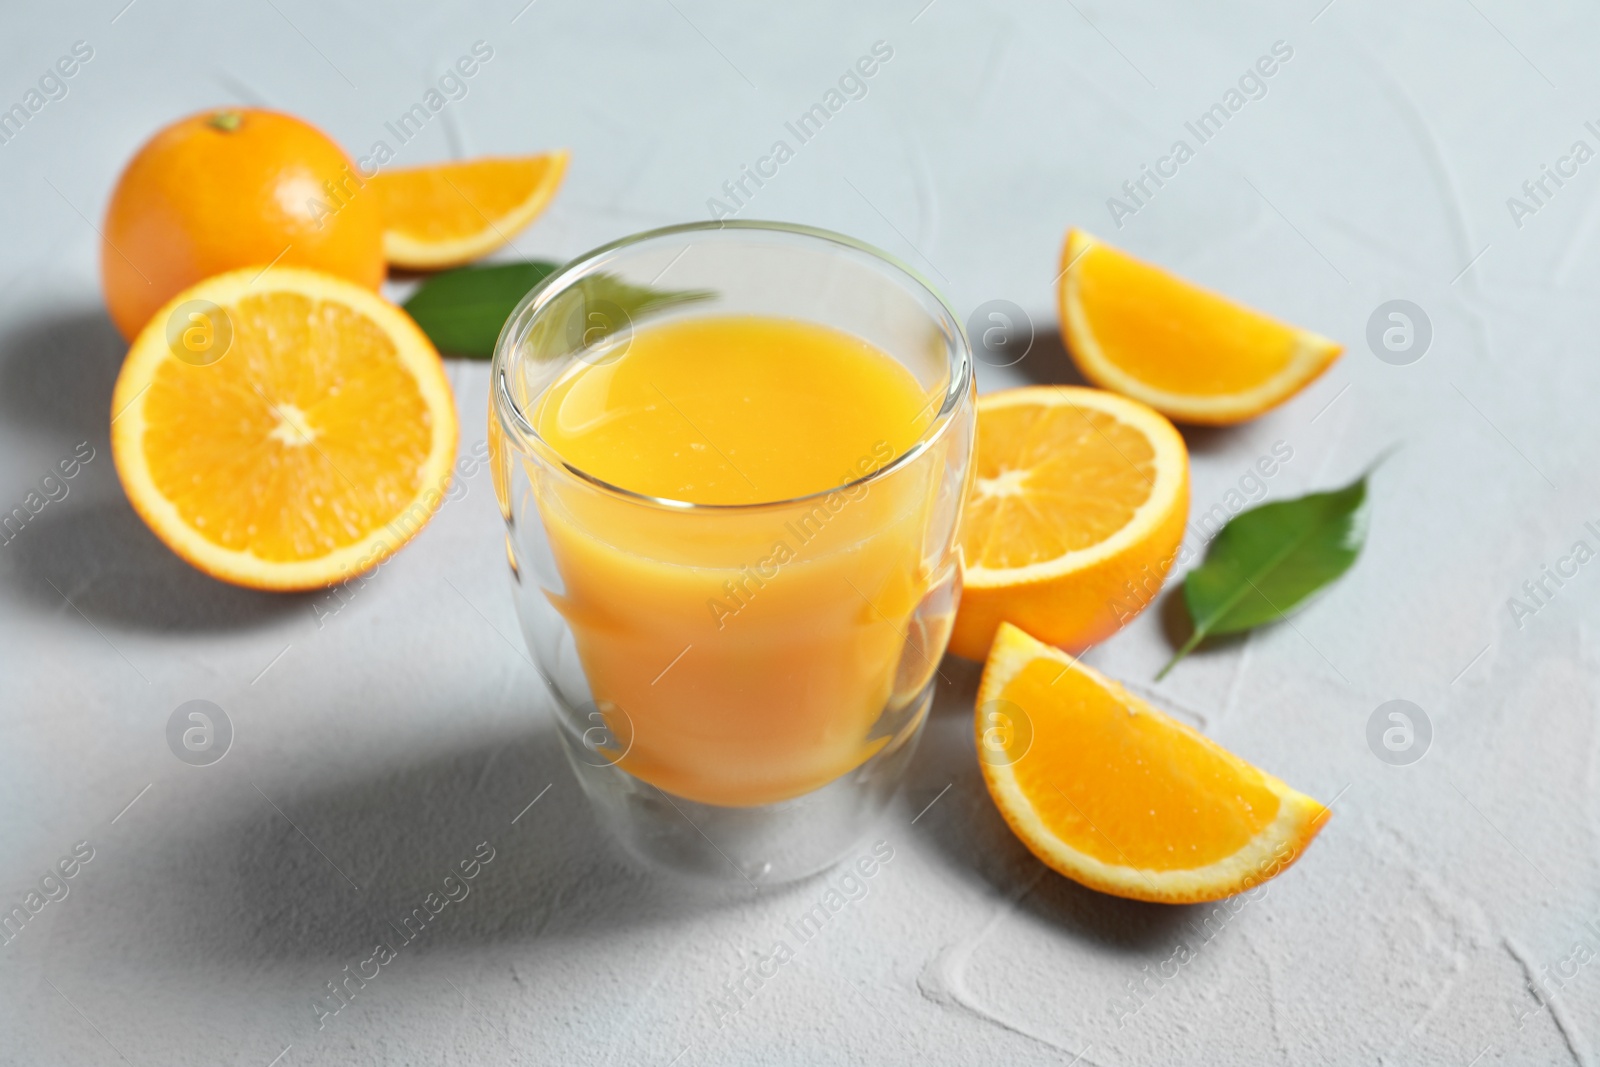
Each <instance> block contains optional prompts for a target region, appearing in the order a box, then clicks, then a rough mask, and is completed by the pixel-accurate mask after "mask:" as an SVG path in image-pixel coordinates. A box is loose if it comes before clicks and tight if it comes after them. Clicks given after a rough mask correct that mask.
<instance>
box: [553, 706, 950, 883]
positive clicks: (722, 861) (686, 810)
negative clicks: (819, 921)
mask: <svg viewBox="0 0 1600 1067" xmlns="http://www.w3.org/2000/svg"><path fill="white" fill-rule="evenodd" d="M933 684H934V683H933V682H932V681H929V682H928V684H927V685H926V686H925V687H924V688H923V691H922V692H921V693H920V694H919V695H918V696H917V698H916V699H915V701H913V702H912V705H911V706H910V707H909V708H907V709H906V711H907V712H909V714H906V713H904V712H903V713H902V714H901V715H900V716H897V718H898V719H899V720H900V722H901V723H902V725H901V728H900V729H899V730H898V731H897V732H896V733H895V735H894V736H893V737H891V738H890V739H889V741H888V743H887V744H885V745H884V746H883V748H881V749H879V750H878V751H877V752H876V753H874V754H873V756H872V757H871V758H870V759H868V760H867V761H866V762H865V763H863V764H862V765H861V766H859V767H857V768H856V769H855V770H853V771H851V772H850V773H849V774H846V775H843V776H842V777H839V778H836V779H834V780H833V781H832V782H829V783H828V784H827V785H825V786H822V787H821V788H820V789H816V790H814V791H812V792H810V793H807V794H805V795H804V796H799V797H795V798H794V799H793V800H785V801H782V802H780V803H777V804H766V805H762V806H760V807H753V808H731V807H721V806H718V805H714V804H701V803H698V802H696V801H693V800H686V799H684V798H683V797H679V796H674V795H673V794H671V793H668V792H666V791H665V790H663V789H661V788H659V787H657V786H654V785H651V784H650V783H648V782H646V781H643V780H642V779H639V778H636V777H634V776H633V775H631V774H629V773H628V772H627V771H624V770H623V769H622V768H621V767H619V766H615V765H612V764H607V763H603V762H600V761H597V760H596V759H595V753H594V751H593V750H592V749H591V748H589V747H587V746H586V745H585V744H584V743H583V739H582V738H581V737H576V736H574V735H573V732H572V731H570V730H566V729H562V730H559V731H557V732H558V733H560V735H561V738H562V742H563V744H562V747H563V749H564V750H565V751H566V754H567V762H568V763H570V764H571V765H572V769H573V772H574V773H575V774H576V775H577V776H578V783H579V784H580V785H581V786H582V787H583V791H584V792H585V793H586V794H587V795H588V797H589V800H590V802H591V803H592V804H593V805H594V808H595V811H596V812H597V813H598V814H599V817H600V821H601V822H602V823H604V824H605V826H606V828H607V829H608V830H609V831H610V832H611V833H612V834H613V835H614V836H615V837H616V838H617V840H619V841H620V842H622V844H623V846H624V847H625V848H626V849H627V851H628V852H629V853H630V854H632V855H633V856H634V857H635V858H636V859H638V860H640V861H642V862H644V863H645V864H647V865H649V866H652V867H657V868H665V869H668V870H671V871H675V872H677V873H680V874H684V875H689V876H692V877H695V878H699V879H704V880H709V881H715V882H722V883H730V882H731V883H741V882H748V883H749V884H751V885H753V886H769V885H781V884H783V883H785V882H793V881H797V880H799V879H802V878H807V877H810V876H811V875H814V874H817V873H819V872H821V871H824V870H827V869H828V868H829V867H831V866H833V865H834V864H835V863H837V862H838V861H839V860H841V859H843V858H844V857H845V856H846V855H847V854H848V853H849V852H850V851H851V849H852V847H853V846H854V845H855V844H856V843H857V842H858V841H860V840H861V839H862V838H863V837H865V836H866V834H867V833H868V831H870V830H871V829H872V828H873V826H875V825H876V824H877V822H878V820H879V818H880V817H881V816H882V814H883V812H884V811H885V809H887V808H888V806H889V802H890V801H891V800H893V799H894V795H895V793H896V791H898V789H899V787H900V783H901V781H902V780H903V779H904V777H905V773H904V772H905V769H906V765H907V764H908V763H909V762H910V761H911V757H912V754H913V753H914V752H915V750H916V747H917V739H918V738H919V737H921V736H922V727H923V724H924V723H925V722H926V721H927V718H928V708H929V705H930V704H931V703H932V701H933ZM553 695H554V694H553ZM555 699H557V700H560V697H559V696H555ZM575 718H578V716H576V715H571V716H562V715H558V716H557V719H558V720H560V721H571V720H572V719H575ZM597 763H598V765H597Z"/></svg>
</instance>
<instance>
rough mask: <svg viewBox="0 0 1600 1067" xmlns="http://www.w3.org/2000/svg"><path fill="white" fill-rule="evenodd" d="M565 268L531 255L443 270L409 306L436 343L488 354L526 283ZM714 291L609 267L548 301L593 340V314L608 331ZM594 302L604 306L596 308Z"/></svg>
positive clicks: (554, 314)
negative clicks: (653, 282)
mask: <svg viewBox="0 0 1600 1067" xmlns="http://www.w3.org/2000/svg"><path fill="white" fill-rule="evenodd" d="M560 269H561V267H560V264H557V263H548V262H543V261H539V260H530V261H528V262H524V263H497V264H494V265H492V266H486V267H462V268H461V269H459V270H451V271H445V272H444V273H442V274H435V275H434V276H433V277H431V278H429V279H428V280H427V281H425V282H423V283H422V285H421V287H419V288H418V289H417V291H416V292H415V293H413V294H411V299H409V300H407V301H406V302H405V305H404V307H405V309H406V311H408V312H410V314H411V317H412V318H413V319H416V320H417V325H418V326H421V327H422V331H423V332H424V333H426V334H427V335H428V337H429V338H430V339H431V340H432V341H433V343H434V344H435V345H436V346H437V347H438V349H439V351H441V352H444V353H447V354H449V355H455V356H468V357H471V358H473V359H488V358H489V357H491V356H493V355H494V345H495V341H496V340H497V339H498V338H499V336H500V327H502V326H503V325H505V321H506V319H508V318H510V317H511V312H512V311H514V310H516V306H517V304H518V303H519V302H520V301H521V300H522V298H523V297H525V296H527V295H528V292H529V290H531V289H532V288H533V287H534V286H536V285H538V284H539V283H540V282H542V281H544V280H545V279H546V278H548V277H549V276H550V275H552V274H554V273H555V272H556V271H558V270H560ZM713 295H715V294H713V293H710V292H708V291H706V290H703V289H696V290H667V289H652V288H649V287H647V286H641V285H631V284H629V283H627V282H624V281H622V280H621V279H620V278H617V277H615V276H614V275H610V274H604V273H600V274H591V275H589V276H588V277H587V278H584V279H582V280H581V281H579V282H578V283H577V284H575V285H574V286H572V288H571V289H569V290H567V291H566V292H564V293H562V294H561V296H560V297H558V298H557V302H558V303H557V304H556V305H555V306H552V307H551V309H550V314H551V317H550V321H555V320H560V322H561V323H565V322H566V321H567V320H568V319H569V318H570V319H571V320H572V321H573V322H575V323H578V324H580V325H586V326H587V331H585V330H582V329H580V331H579V334H580V336H581V337H583V339H584V340H585V342H589V343H592V342H593V341H594V340H595V339H596V338H595V336H594V333H595V329H596V327H595V323H596V322H601V323H605V324H608V325H607V326H604V327H602V328H601V330H600V332H601V333H602V334H603V333H609V332H612V329H613V327H612V326H611V325H610V324H615V323H619V322H620V323H623V324H624V325H631V324H632V322H633V321H635V320H637V319H639V318H642V317H643V316H645V315H646V314H648V313H649V312H651V311H656V310H660V309H662V308H665V307H670V306H673V305H675V304H683V303H688V302H690V301H695V300H707V299H710V298H711V297H712V296H713ZM566 305H571V306H570V308H568V307H567V306H566ZM596 308H598V309H600V310H598V311H593V309H596ZM591 311H593V313H592V314H591ZM619 311H620V315H619V314H618V312H619ZM574 316H575V317H574ZM615 328H620V327H615Z"/></svg>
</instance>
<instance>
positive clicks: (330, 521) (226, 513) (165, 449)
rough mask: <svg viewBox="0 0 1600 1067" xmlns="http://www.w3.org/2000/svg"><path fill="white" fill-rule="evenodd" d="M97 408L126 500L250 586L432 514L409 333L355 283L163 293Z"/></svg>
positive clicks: (448, 409)
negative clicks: (103, 405)
mask: <svg viewBox="0 0 1600 1067" xmlns="http://www.w3.org/2000/svg"><path fill="white" fill-rule="evenodd" d="M111 411H112V423H111V452H112V456H113V459H114V461H115V463H116V468H117V474H118V476H119V477H120V478H121V480H122V485H123V488H124V489H125V490H126V491H127V494H128V499H129V501H131V502H132V504H133V507H134V510H135V511H137V512H138V513H139V515H140V517H142V518H143V519H144V521H145V522H146V524H148V525H149V527H150V529H151V530H153V531H154V532H155V534H156V536H157V537H159V538H160V539H161V540H162V541H163V542H165V543H166V545H167V546H168V547H169V548H171V549H172V550H173V551H174V552H176V553H177V554H178V555H179V556H181V557H182V558H183V559H185V560H186V561H188V562H189V563H191V564H192V565H194V566H195V567H197V568H199V569H200V570H202V571H204V572H205V573H207V574H209V575H211V576H212V577H214V578H219V579H221V580H223V581H226V582H232V583H234V584H236V585H242V586H248V587H250V588H254V589H271V590H295V589H314V588H319V587H321V586H327V585H332V584H334V583H335V582H339V581H342V580H344V579H346V578H349V577H352V576H354V575H356V574H359V573H361V572H363V571H366V570H369V569H371V568H372V567H373V566H375V565H377V564H378V563H379V562H381V561H382V560H384V559H386V558H387V557H388V556H390V555H392V554H393V553H394V552H395V551H396V550H398V549H399V548H400V547H401V545H403V544H405V543H406V542H407V541H408V540H410V539H411V538H412V537H413V536H415V534H416V533H417V531H419V530H420V529H421V528H422V526H423V525H424V524H426V523H427V521H428V520H429V518H431V517H432V515H433V513H434V511H436V510H437V509H438V507H439V505H440V503H441V502H442V501H443V499H444V494H445V492H446V490H447V489H448V488H449V480H450V469H451V464H452V463H453V462H454V460H455V448H456V434H457V426H456V412H455V402H454V399H453V398H452V396H451V392H450V384H449V382H448V380H447V379H446V378H445V375H444V368H443V365H442V363H441V362H440V360H439V354H438V352H437V351H436V350H435V349H434V347H433V344H432V343H431V342H430V341H429V340H428V338H427V336H426V335H424V334H423V332H422V331H421V330H420V329H419V328H418V327H417V325H416V323H414V322H412V321H411V319H410V317H409V316H407V315H406V314H405V313H404V312H403V311H401V310H400V309H399V308H397V307H395V306H394V305H393V304H390V303H389V302H387V301H386V300H384V299H383V298H381V297H379V296H378V295H377V294H375V293H373V292H372V291H371V290H368V289H364V288H362V287H360V286H358V285H354V284H352V283H350V282H347V281H345V280H343V279H341V278H336V277H334V276H333V275H330V274H325V273H322V272H320V271H311V270H303V269H299V268H289V267H275V268H271V269H267V270H263V269H262V268H260V267H251V268H248V269H246V270H239V271H232V272H230V273H227V274H219V275H216V276H215V277H212V278H208V279H206V280H205V281H202V282H200V283H199V284H197V285H195V286H192V287H191V288H189V289H187V290H185V291H184V292H182V293H179V294H178V295H177V296H176V297H174V298H173V300H172V302H171V303H169V304H168V305H167V306H166V307H165V308H163V309H162V310H161V311H159V312H158V313H157V314H156V315H155V317H154V318H152V319H151V320H150V322H149V323H148V324H147V325H146V326H145V327H144V329H143V330H142V331H141V332H140V334H139V336H138V337H137V338H136V339H135V341H134V343H133V347H132V349H130V350H129V352H128V357H127V359H126V360H125V361H124V363H123V365H122V371H121V373H120V374H119V375H118V377H117V384H116V388H115V390H114V392H113V394H112V407H111Z"/></svg>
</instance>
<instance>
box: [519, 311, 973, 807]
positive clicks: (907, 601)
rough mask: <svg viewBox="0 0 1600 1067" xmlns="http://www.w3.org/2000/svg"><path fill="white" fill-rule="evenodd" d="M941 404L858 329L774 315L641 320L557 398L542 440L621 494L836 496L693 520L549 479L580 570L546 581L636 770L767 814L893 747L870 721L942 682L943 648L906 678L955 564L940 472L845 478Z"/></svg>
mask: <svg viewBox="0 0 1600 1067" xmlns="http://www.w3.org/2000/svg"><path fill="white" fill-rule="evenodd" d="M933 409H934V405H933V404H932V403H931V397H930V395H929V393H928V391H927V390H925V389H924V388H923V387H922V386H921V385H920V384H919V383H918V382H917V381H916V379H915V378H914V377H913V376H912V375H911V374H910V372H909V371H907V370H906V369H905V368H904V367H902V366H901V365H900V363H898V362H897V361H896V360H894V359H892V358H891V357H889V356H888V355H887V354H885V353H883V352H881V351H879V350H877V349H876V348H874V347H872V346H871V345H869V344H867V343H866V342H864V341H862V340H860V339H859V338H855V337H852V336H850V335H848V334H844V333H841V332H839V331H836V330H832V329H829V328H826V327H822V326H819V325H815V324H810V323H803V322H797V321H792V320H785V319H776V318H760V317H706V318H697V319H682V320H677V321H673V322H669V323H664V324H660V325H654V326H647V327H644V328H641V329H639V330H638V331H637V332H636V333H634V335H633V336H632V338H631V340H630V343H629V344H628V347H627V349H626V351H625V352H624V353H623V354H621V355H620V356H619V357H617V358H615V359H614V360H603V361H600V362H597V363H595V364H580V365H578V366H577V367H576V368H574V370H573V371H571V372H569V374H568V375H567V376H565V377H564V378H563V379H562V380H560V381H558V382H557V383H556V384H555V385H553V386H552V387H551V388H550V390H549V391H548V392H547V393H546V394H545V397H544V399H543V402H542V403H541V404H540V406H539V408H538V409H537V411H536V412H535V413H534V416H535V417H534V425H535V427H536V428H537V430H538V432H539V434H540V436H541V437H542V438H543V439H544V440H545V441H546V442H547V443H549V444H550V445H551V446H553V447H554V448H555V450H556V451H557V452H558V453H559V454H560V455H561V456H562V458H563V459H565V460H566V461H567V462H568V463H570V464H572V465H573V466H575V467H577V468H578V469H580V470H582V471H584V472H585V473H587V474H589V475H591V476H593V477H595V478H599V479H601V480H603V481H605V482H607V483H610V484H612V485H615V486H617V487H619V488H623V489H628V490H632V491H634V492H637V493H643V494H646V495H649V496H655V497H663V498H667V499H672V500H680V501H687V502H691V503H697V504H753V503H765V502H781V501H791V500H793V498H795V497H798V496H805V495H808V494H821V495H820V496H816V497H813V498H811V499H808V500H806V501H805V502H804V503H787V504H786V503H778V504H774V506H772V507H770V508H756V509H749V510H741V511H736V512H727V511H718V510H712V511H687V512H686V511H683V510H674V509H668V508H661V507H657V506H652V505H647V504H641V503H637V502H632V501H627V500H623V499H619V498H617V497H614V496H612V495H610V494H605V493H602V492H599V491H597V490H595V489H593V488H590V487H587V486H584V485H581V484H579V483H575V482H573V481H571V480H569V479H562V478H550V479H546V480H545V481H544V482H542V483H538V482H536V484H540V485H541V488H540V489H538V490H537V491H538V493H539V497H540V499H539V514H540V517H541V519H542V521H543V522H544V525H545V530H546V533H547V535H548V537H549V543H550V549H551V555H552V557H553V562H554V565H555V569H556V573H557V574H558V575H559V578H560V582H559V587H560V588H559V589H558V590H557V589H547V590H546V592H545V595H546V596H547V597H548V598H549V600H550V602H551V603H552V604H553V605H554V606H555V608H556V610H558V611H559V612H560V613H561V614H562V615H563V616H564V617H565V618H566V620H567V622H568V624H569V625H570V626H571V628H572V633H573V638H574V643H575V645H576V651H577V654H578V659H579V661H580V663H581V665H582V667H583V672H584V675H585V677H586V678H587V680H588V683H589V686H590V688H591V690H592V691H593V695H594V699H595V701H596V703H597V705H598V707H599V709H600V711H601V712H602V714H604V715H605V718H606V721H607V725H608V726H609V727H610V730H611V733H612V734H613V736H614V737H616V738H617V744H616V749H617V750H618V751H621V750H626V755H625V756H624V757H623V758H622V759H621V760H620V765H621V766H622V767H623V768H624V769H626V770H628V771H629V772H630V773H632V774H634V775H636V776H637V777H639V778H642V779H644V780H645V781H647V782H650V783H652V784H654V785H657V786H659V787H661V788H662V789H664V790H666V791H668V792H669V793H674V794H677V795H679V796H683V797H687V798H689V799H691V800H696V801H700V802H703V803H711V804H723V805H738V806H748V805H757V804H766V803H772V802H774V801H779V800H784V799H787V798H790V797H794V796H798V795H800V794H802V793H805V792H808V791H810V790H812V789H815V788H817V787H819V786H821V785H824V784H826V783H827V782H829V781H832V780H833V779H835V778H837V777H838V776H840V775H842V774H844V773H847V772H848V771H850V770H851V769H853V768H854V767H856V766H858V765H859V764H860V763H861V762H862V761H864V760H865V759H867V758H868V757H869V756H871V755H872V753H873V752H875V751H877V749H878V748H879V747H881V746H882V744H883V743H884V741H885V738H884V737H874V736H870V735H871V734H872V731H873V727H874V725H875V724H876V723H878V721H879V719H880V716H881V715H882V713H883V712H884V710H885V708H890V709H893V708H895V707H896V706H897V704H898V705H901V706H907V705H908V704H909V702H910V701H911V700H913V699H914V698H915V697H916V696H917V693H918V692H919V691H920V690H921V687H922V682H923V680H925V678H926V676H927V675H928V674H929V673H931V665H926V663H925V660H922V661H918V662H917V668H918V669H917V670H916V671H915V672H913V674H914V675H915V677H911V678H910V679H909V680H907V679H908V676H907V675H906V673H905V672H904V671H902V670H901V669H900V668H901V662H902V658H903V654H904V653H905V651H906V644H907V640H908V634H911V635H915V634H920V633H922V631H923V628H922V627H920V626H916V625H913V621H914V620H913V614H914V613H915V612H916V609H917V607H918V605H919V603H920V602H921V601H922V599H923V597H924V595H925V594H926V593H927V592H928V589H929V585H930V581H931V576H930V574H929V568H928V565H927V563H926V562H925V560H926V559H928V558H929V557H930V555H932V556H938V553H937V552H932V553H930V551H929V549H928V547H927V546H925V545H924V544H923V539H924V534H925V531H926V529H927V527H928V522H927V516H928V514H929V508H930V506H931V501H932V498H933V495H934V487H935V486H936V485H937V484H938V478H939V476H940V474H941V469H940V468H942V463H935V462H932V461H930V462H926V463H924V462H922V461H921V460H920V459H919V461H918V462H917V463H913V464H910V465H908V466H907V467H906V468H902V469H900V470H898V471H896V472H894V473H893V474H889V475H885V476H884V477H883V478H881V479H878V480H876V481H874V482H873V483H871V484H870V485H869V486H856V487H854V488H853V489H850V490H840V489H839V487H840V486H842V485H844V484H845V483H847V482H849V481H852V480H854V479H856V478H859V477H861V476H862V475H865V474H869V473H871V472H873V471H875V470H878V469H879V468H881V467H883V466H885V465H887V464H888V463H889V462H891V461H892V460H894V459H895V458H896V457H897V456H899V455H900V454H902V453H903V452H904V451H905V450H906V449H907V448H909V447H910V446H911V445H912V444H913V443H914V442H915V441H916V440H917V439H918V438H919V437H920V436H921V434H922V432H923V431H924V430H925V429H926V427H927V425H928V424H929V422H930V421H931V420H932V418H933ZM829 490H833V491H832V492H829ZM912 639H913V640H920V637H916V636H913V637H912ZM905 658H907V659H912V658H914V657H905ZM935 658H936V657H935Z"/></svg>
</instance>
